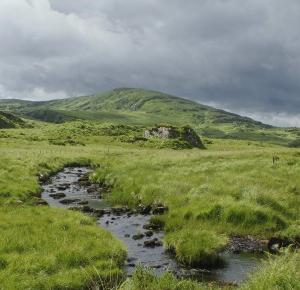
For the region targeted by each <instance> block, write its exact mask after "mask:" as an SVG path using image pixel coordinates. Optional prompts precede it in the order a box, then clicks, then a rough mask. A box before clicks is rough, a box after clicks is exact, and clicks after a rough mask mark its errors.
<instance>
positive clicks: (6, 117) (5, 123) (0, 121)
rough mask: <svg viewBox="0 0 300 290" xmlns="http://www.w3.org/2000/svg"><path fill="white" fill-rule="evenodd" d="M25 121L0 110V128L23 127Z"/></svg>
mask: <svg viewBox="0 0 300 290" xmlns="http://www.w3.org/2000/svg"><path fill="white" fill-rule="evenodd" d="M24 126H25V122H24V121H23V120H22V119H21V118H19V117H16V116H14V115H13V114H11V113H7V112H1V111H0V129H7V128H19V127H24Z"/></svg>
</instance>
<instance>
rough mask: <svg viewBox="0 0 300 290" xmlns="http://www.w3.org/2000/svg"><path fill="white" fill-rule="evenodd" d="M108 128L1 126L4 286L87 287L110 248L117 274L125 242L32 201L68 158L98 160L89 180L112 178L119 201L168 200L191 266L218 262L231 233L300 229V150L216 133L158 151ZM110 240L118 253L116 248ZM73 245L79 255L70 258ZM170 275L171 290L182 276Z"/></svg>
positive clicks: (177, 241)
mask: <svg viewBox="0 0 300 290" xmlns="http://www.w3.org/2000/svg"><path fill="white" fill-rule="evenodd" d="M103 126H104V125H103V124H97V123H91V122H75V123H66V124H62V125H45V124H43V125H42V124H35V128H26V129H10V130H0V165H1V166H0V205H1V207H0V215H1V219H0V223H1V225H2V226H1V228H0V230H1V240H0V245H1V246H0V253H1V254H0V256H1V259H0V265H1V266H0V267H1V270H0V277H1V282H0V284H1V285H7V286H6V288H5V289H14V288H13V287H15V288H16V285H20V287H17V288H21V289H26V288H28V289H30V288H29V286H28V285H31V284H32V283H40V284H32V285H35V286H34V287H35V288H31V289H55V287H56V289H61V288H62V289H63V288H68V287H69V288H71V289H82V288H83V287H84V286H83V285H85V287H87V285H89V283H91V281H97V283H99V280H101V281H102V279H103V278H101V279H98V280H97V277H106V274H105V273H107V267H106V266H105V267H104V266H103V265H107V264H105V261H106V262H107V257H108V256H109V257H110V258H109V263H112V264H113V265H114V269H115V273H118V275H120V263H121V261H122V257H123V253H124V249H123V247H122V245H121V244H119V243H118V242H117V241H116V240H115V239H114V238H113V237H112V236H110V235H109V234H107V233H106V232H105V231H103V230H101V229H100V228H97V227H95V225H94V223H93V221H91V220H89V219H87V218H85V217H84V216H83V215H80V214H78V213H73V212H70V213H66V211H63V210H55V209H49V208H47V207H41V208H39V207H35V206H34V204H35V202H36V200H37V199H38V198H39V195H40V186H39V183H38V179H37V175H38V174H42V175H48V174H51V173H53V172H55V171H58V170H60V169H61V168H63V167H64V166H65V165H68V164H74V163H77V164H82V165H86V164H91V165H92V166H93V168H94V174H93V175H92V176H91V178H92V179H93V180H94V181H99V182H100V181H101V182H103V181H104V182H106V183H108V184H109V185H111V186H112V192H111V193H109V194H108V195H107V198H108V199H109V200H110V201H111V202H112V203H114V204H126V205H129V206H131V207H135V206H136V205H137V204H139V203H143V204H152V203H163V204H166V205H167V206H168V208H169V212H168V213H167V214H166V215H164V216H159V217H158V218H157V220H160V221H161V222H162V223H163V224H164V230H165V232H166V239H165V246H166V247H170V248H172V249H173V250H175V254H176V257H177V258H178V260H180V261H182V262H184V263H186V264H192V265H197V264H201V265H203V264H206V265H211V266H212V265H216V264H218V263H216V262H218V252H219V251H220V249H221V248H222V247H223V246H224V244H225V243H226V241H227V239H228V238H229V237H230V235H246V234H251V235H254V236H257V237H258V238H268V237H272V236H280V235H282V236H289V237H290V238H291V239H293V238H296V237H297V236H300V226H299V225H300V212H299V207H298V205H299V199H300V181H299V178H298V172H299V169H300V151H299V149H297V148H285V147H280V146H276V145H270V144H269V143H265V142H257V141H237V140H229V139H211V140H209V141H210V142H209V143H210V144H209V143H208V142H207V144H206V145H207V150H199V149H192V150H180V151H175V150H171V149H160V150H158V149H155V148H147V147H140V146H138V144H129V143H120V142H119V141H118V140H117V139H116V138H115V137H116V136H108V135H109V134H107V132H104V131H103V128H104V127H105V126H104V127H103ZM51 140H73V141H74V142H73V141H72V142H69V141H68V142H64V143H59V142H58V143H56V144H54V142H53V141H51ZM83 144H84V145H85V146H82V145H83ZM273 157H277V158H273ZM20 205H21V206H20ZM80 220H84V221H85V222H84V223H88V224H85V225H82V224H81V223H80ZM2 221H4V222H2ZM51 221H52V222H51ZM89 223H90V224H89ZM65 225H67V226H66V227H65ZM97 233H99V235H100V236H98V235H97ZM3 237H4V238H3ZM21 237H22V238H21ZM29 237H30V238H31V239H30V240H29ZM8 241H9V242H8ZM9 244H11V245H16V247H17V246H20V247H19V248H18V247H17V248H18V251H19V252H18V251H15V252H14V251H11V252H7V251H6V249H9V247H8V246H7V245H9ZM68 244H69V245H70V247H67V245H68ZM88 245H90V247H89V248H88V250H86V251H85V249H87V248H86V247H88ZM92 245H94V246H95V249H94V247H93V246H92ZM106 245H108V246H107V247H106ZM113 245H114V246H115V249H117V253H119V255H117V256H111V254H112V252H113V251H112V248H111V247H110V246H113ZM60 247H61V248H60ZM105 247H106V248H105ZM72 248H74V249H78V251H77V250H76V253H78V256H77V254H76V253H73V252H72V256H71V257H69V256H68V253H70V250H72ZM104 248H105V250H104ZM60 250H61V256H60V258H59V257H56V254H57V253H58V252H59V251H60ZM98 251H99V252H98ZM73 254H74V255H73ZM106 254H107V255H106ZM73 256H74V257H78V259H77V258H75V261H74V260H73ZM297 257H298V256H297ZM18 261H22V263H18ZM35 261H36V263H35ZM102 263H104V264H102ZM274 263H275V262H274ZM279 263H280V262H279ZM31 266H32V267H33V268H32V267H31ZM48 266H49V271H48V270H47V271H48V272H49V273H48V272H47V271H46V273H44V272H43V271H44V270H43V269H48V268H47V267H48ZM287 267H292V264H288V266H287ZM104 268H105V269H104ZM51 269H52V270H51ZM270 269H272V267H269V270H270ZM266 271H268V270H266ZM297 271H298V270H297ZM14 273H15V274H14ZM291 275H292V276H293V277H294V276H295V275H296V274H295V272H293V271H291ZM34 277H38V279H36V282H35V281H34ZM78 277H80V278H78ZM83 277H86V278H83ZM146 279H148V278H146ZM149 279H150V278H149ZM164 279H165V280H164V281H170V285H173V286H172V287H173V288H170V289H176V288H175V287H177V286H176V285H177V284H178V283H179V282H180V281H179V282H178V281H177V280H176V281H175V280H173V278H168V277H167V278H164ZM252 279H254V280H255V279H258V278H254V277H253V278H252ZM104 280H105V279H104ZM172 281H173V282H172ZM251 281H252V280H251ZM80 283H82V284H80ZM128 283H129V284H128V285H134V284H130V283H137V282H134V281H131V282H128ZM159 283H162V284H159ZM163 283H169V282H163V280H162V282H161V281H160V280H159V281H156V279H154V282H153V285H156V286H155V287H156V289H159V288H158V287H159V286H158V285H165V284H163ZM172 283H173V284H172ZM182 283H189V282H182ZM249 283H250V282H249ZM282 283H284V282H282ZM41 285H45V288H41V287H42V286H41ZM57 285H58V286H57ZM179 285H181V284H179ZM187 285H188V284H187ZM191 285H192V284H191ZM287 285H288V284H287ZM39 287H40V288H39ZM47 287H48V288H47ZM59 287H60V288H59ZM126 287H131V286H126ZM132 287H139V286H135V285H134V286H132ZM149 287H150V286H149ZM151 287H152V286H151ZM153 287H154V286H153ZM187 287H196V286H187ZM197 287H198V286H197ZM245 287H246V286H245ZM249 287H250V286H249ZM253 287H254V286H253ZM127 289H139V288H127ZM146 289H151V288H146ZM161 289H164V288H161ZM166 289H168V288H166ZM177 289H180V288H177ZM182 289H184V288H182ZM187 289H198V288H187ZM200 289H201V288H200ZM249 289H251V288H249ZM252 289H255V288H252ZM267 289H268V288H267ZM275 289H276V288H275ZM278 289H292V288H278ZM296 289H297V288H296Z"/></svg>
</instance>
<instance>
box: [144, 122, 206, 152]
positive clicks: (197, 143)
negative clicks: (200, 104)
mask: <svg viewBox="0 0 300 290" xmlns="http://www.w3.org/2000/svg"><path fill="white" fill-rule="evenodd" d="M144 137H145V138H146V139H151V138H159V139H173V140H175V139H177V140H179V141H182V142H186V143H187V144H188V145H190V147H197V148H204V145H203V143H202V141H201V139H200V137H199V136H198V134H197V133H196V132H195V131H194V130H193V129H192V128H191V127H189V126H185V127H174V126H165V125H159V126H156V127H153V128H150V129H148V130H146V131H145V132H144Z"/></svg>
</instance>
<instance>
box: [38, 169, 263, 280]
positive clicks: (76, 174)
mask: <svg viewBox="0 0 300 290" xmlns="http://www.w3.org/2000/svg"><path fill="white" fill-rule="evenodd" d="M89 172H90V169H89V168H85V167H72V168H65V169H64V170H63V171H61V172H59V173H57V174H56V175H55V176H53V177H51V178H50V179H49V180H48V182H46V183H45V184H43V193H42V198H43V199H44V200H45V201H47V203H48V204H49V205H50V206H55V207H63V208H68V207H73V208H74V207H76V206H77V207H83V206H84V207H85V208H86V209H87V211H88V209H96V210H100V211H101V210H104V214H101V217H99V218H97V222H98V224H99V225H101V226H102V227H104V228H105V229H107V230H108V231H110V232H111V233H113V234H114V235H115V236H116V237H117V238H119V239H120V240H122V241H123V242H124V243H125V244H126V246H127V249H128V257H127V261H126V263H125V265H124V267H125V271H126V272H127V274H128V276H130V275H131V274H132V273H133V271H134V269H135V266H136V265H138V264H141V265H142V266H146V267H150V268H152V269H153V271H154V272H155V273H157V274H160V273H162V272H164V271H167V270H168V271H172V272H173V273H174V274H175V275H177V276H179V277H189V278H192V279H195V280H198V281H215V282H220V283H234V284H240V283H241V282H242V281H244V280H245V279H246V278H247V276H248V275H249V273H250V272H251V271H253V270H254V269H255V268H256V267H257V266H258V264H259V263H260V261H259V259H258V258H257V257H256V256H255V255H241V254H234V253H231V252H230V251H226V252H224V253H222V256H223V257H224V259H225V261H226V266H225V267H224V268H222V269H217V270H207V269H189V268H185V267H184V266H182V265H179V264H178V263H177V262H176V261H175V260H174V259H173V258H172V256H170V255H169V254H168V253H166V252H165V250H164V248H163V246H162V245H161V242H160V241H162V240H163V238H164V233H163V232H162V231H153V232H149V231H148V236H147V235H145V233H147V230H145V229H144V228H143V226H144V225H145V224H148V223H149V220H150V217H151V216H149V215H141V214H128V213H113V212H112V211H111V206H110V205H109V204H108V203H107V202H106V201H105V200H104V199H102V198H101V193H100V194H99V189H97V190H96V189H95V188H93V185H91V184H90V185H88V186H86V185H85V186H83V185H80V183H79V180H80V179H81V178H82V177H83V176H85V175H86V174H87V173H89ZM139 235H140V236H139ZM149 241H150V242H151V241H152V242H153V241H154V244H155V246H153V247H147V246H145V244H147V242H148V244H149ZM150 244H151V243H150Z"/></svg>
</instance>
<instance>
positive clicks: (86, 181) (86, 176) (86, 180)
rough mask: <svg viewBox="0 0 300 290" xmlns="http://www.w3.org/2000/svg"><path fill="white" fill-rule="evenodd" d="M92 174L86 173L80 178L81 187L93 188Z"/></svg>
mask: <svg viewBox="0 0 300 290" xmlns="http://www.w3.org/2000/svg"><path fill="white" fill-rule="evenodd" d="M89 176H90V174H89V173H85V174H84V175H83V176H82V177H80V178H79V179H78V183H79V184H80V185H81V186H91V185H92V183H91V181H90V177H89Z"/></svg>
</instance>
